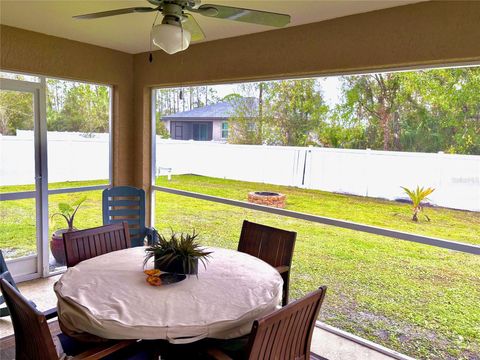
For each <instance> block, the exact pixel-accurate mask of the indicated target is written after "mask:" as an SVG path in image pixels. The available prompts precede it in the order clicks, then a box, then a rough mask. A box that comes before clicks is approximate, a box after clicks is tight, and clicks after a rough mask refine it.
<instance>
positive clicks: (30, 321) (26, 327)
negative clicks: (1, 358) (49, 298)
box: [0, 278, 58, 360]
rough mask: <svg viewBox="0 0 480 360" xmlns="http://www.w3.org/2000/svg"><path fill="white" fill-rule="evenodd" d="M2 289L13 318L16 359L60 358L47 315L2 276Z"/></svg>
mask: <svg viewBox="0 0 480 360" xmlns="http://www.w3.org/2000/svg"><path fill="white" fill-rule="evenodd" d="M0 289H1V292H2V294H3V297H4V299H5V302H6V303H7V306H8V309H9V311H10V315H11V318H12V324H13V329H14V332H15V359H17V360H31V359H38V360H52V359H58V355H57V351H56V349H55V345H54V343H53V340H52V336H51V334H50V330H49V328H48V324H47V319H46V318H45V316H44V315H43V314H42V313H41V312H39V311H38V310H37V309H35V307H34V306H33V305H31V304H30V303H29V302H28V300H27V299H25V298H24V297H23V296H22V295H21V294H20V293H19V292H18V291H17V289H15V288H14V287H13V286H12V285H10V283H9V282H8V281H6V280H5V279H4V278H0Z"/></svg>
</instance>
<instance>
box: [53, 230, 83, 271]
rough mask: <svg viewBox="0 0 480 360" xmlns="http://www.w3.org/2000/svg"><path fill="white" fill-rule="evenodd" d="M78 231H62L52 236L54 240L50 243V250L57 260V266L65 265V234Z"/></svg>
mask: <svg viewBox="0 0 480 360" xmlns="http://www.w3.org/2000/svg"><path fill="white" fill-rule="evenodd" d="M75 230H77V229H75V228H73V229H72V230H69V229H60V230H57V231H55V232H54V233H53V234H52V240H51V241H50V250H51V251H52V255H53V257H54V258H55V261H56V263H57V265H65V262H66V261H65V247H64V245H63V234H64V233H66V232H69V231H75Z"/></svg>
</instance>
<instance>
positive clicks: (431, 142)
mask: <svg viewBox="0 0 480 360" xmlns="http://www.w3.org/2000/svg"><path fill="white" fill-rule="evenodd" d="M342 81H343V101H342V104H341V105H339V107H338V108H337V109H335V112H336V116H338V117H339V118H340V122H342V123H343V124H356V127H358V129H361V128H363V129H364V134H362V132H361V131H358V132H357V135H358V136H360V137H358V138H357V139H356V141H353V142H351V144H355V143H357V144H365V147H370V148H373V149H384V150H404V151H421V152H438V151H445V152H450V153H461V154H479V153H480V68H478V67H470V68H454V69H433V70H421V71H411V72H399V73H389V74H372V75H362V76H345V77H342ZM342 131H343V130H342ZM361 137H363V138H364V139H361ZM346 146H350V144H349V142H346Z"/></svg>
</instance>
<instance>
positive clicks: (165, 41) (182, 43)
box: [152, 24, 191, 55]
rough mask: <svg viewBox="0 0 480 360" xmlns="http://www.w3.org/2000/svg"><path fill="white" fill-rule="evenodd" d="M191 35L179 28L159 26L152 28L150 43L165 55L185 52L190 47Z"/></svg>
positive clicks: (166, 25)
mask: <svg viewBox="0 0 480 360" xmlns="http://www.w3.org/2000/svg"><path fill="white" fill-rule="evenodd" d="M190 39H191V34H190V32H189V31H188V30H185V29H182V27H181V26H177V25H171V24H159V25H155V26H154V27H153V28H152V42H153V44H154V45H155V46H158V47H159V48H160V49H162V50H163V51H165V52H166V53H167V54H170V55H172V54H175V53H177V52H179V51H183V50H186V49H187V48H188V46H189V45H190Z"/></svg>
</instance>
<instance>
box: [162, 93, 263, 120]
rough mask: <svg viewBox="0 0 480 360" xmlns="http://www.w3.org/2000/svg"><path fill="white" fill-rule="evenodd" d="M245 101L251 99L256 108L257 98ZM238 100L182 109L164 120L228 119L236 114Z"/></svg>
mask: <svg viewBox="0 0 480 360" xmlns="http://www.w3.org/2000/svg"><path fill="white" fill-rule="evenodd" d="M244 100H245V101H249V102H250V101H251V102H252V104H253V106H255V108H256V107H257V99H255V98H245V99H244ZM236 104H237V103H236V102H234V101H222V102H218V103H216V104H212V105H207V106H202V107H198V108H195V109H192V110H188V111H181V112H177V113H175V114H171V115H167V116H164V117H163V118H162V120H164V121H166V120H175V121H192V120H207V119H209V120H227V119H228V118H230V117H231V116H232V115H234V114H235V107H236Z"/></svg>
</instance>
